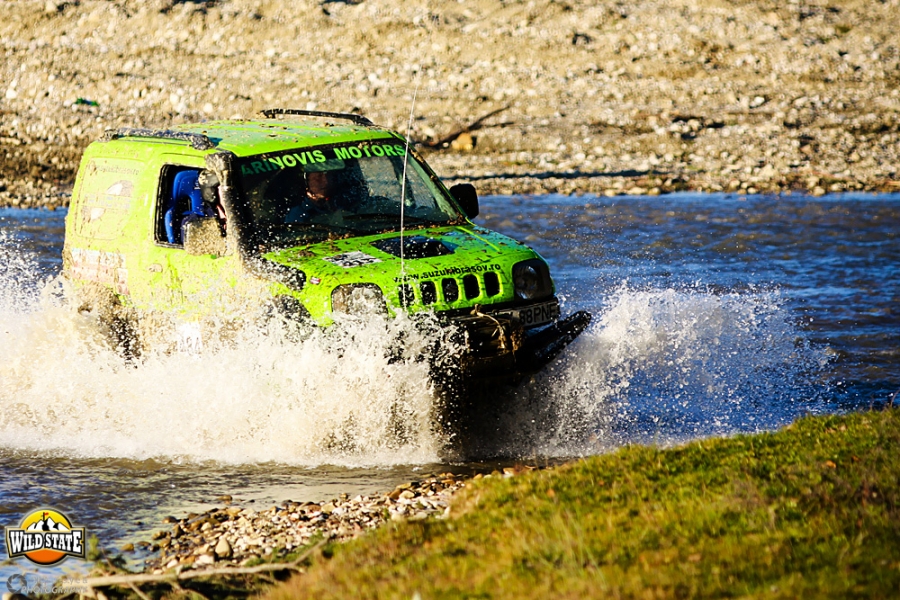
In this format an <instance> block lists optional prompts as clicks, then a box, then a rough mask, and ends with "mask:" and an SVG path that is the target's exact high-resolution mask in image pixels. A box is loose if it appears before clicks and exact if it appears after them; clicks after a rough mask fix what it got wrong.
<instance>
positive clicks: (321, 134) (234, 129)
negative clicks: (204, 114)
mask: <svg viewBox="0 0 900 600" xmlns="http://www.w3.org/2000/svg"><path fill="white" fill-rule="evenodd" d="M171 129H172V130H173V131H181V132H185V133H195V134H201V135H205V136H206V137H208V138H209V139H210V141H212V143H213V144H214V146H215V150H214V151H216V150H228V151H230V152H233V153H234V154H235V155H236V156H254V155H258V154H265V153H268V152H278V151H280V150H290V149H292V148H298V147H303V146H321V145H324V144H338V143H341V142H353V141H366V140H377V139H393V140H399V141H401V142H402V141H404V140H403V138H402V137H401V136H399V135H398V134H397V133H395V132H393V131H391V130H389V129H385V128H383V127H377V126H373V125H368V126H367V125H358V124H354V123H348V122H346V121H342V120H338V119H328V118H309V117H296V116H287V117H285V118H275V119H249V120H243V119H229V120H221V121H209V122H206V123H196V124H189V125H177V126H174V127H172V128H171Z"/></svg>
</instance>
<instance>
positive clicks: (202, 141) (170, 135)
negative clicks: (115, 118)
mask: <svg viewBox="0 0 900 600" xmlns="http://www.w3.org/2000/svg"><path fill="white" fill-rule="evenodd" d="M123 137H146V138H160V139H164V140H179V141H182V142H190V143H191V147H192V148H193V149H194V150H209V149H210V148H215V146H216V145H215V143H213V141H212V140H211V139H209V138H208V137H207V136H205V135H203V134H202V133H188V132H187V131H172V130H171V129H136V128H133V127H120V128H119V129H108V130H106V133H104V134H103V137H102V138H101V139H102V140H103V141H104V142H111V141H112V140H117V139H119V138H123Z"/></svg>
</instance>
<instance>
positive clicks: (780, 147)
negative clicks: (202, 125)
mask: <svg viewBox="0 0 900 600" xmlns="http://www.w3.org/2000/svg"><path fill="white" fill-rule="evenodd" d="M898 14H900V0H884V1H881V2H870V1H868V0H847V1H844V2H840V3H837V2H829V1H828V0H789V1H787V2H772V1H768V0H755V1H751V0H744V1H737V2H730V3H728V4H727V5H722V4H721V3H718V2H715V1H714V0H680V1H678V2H663V1H662V0H657V1H652V0H651V1H649V2H642V3H639V4H627V3H621V2H613V1H609V2H589V1H587V0H532V1H529V2H503V1H500V0H468V1H466V2H459V3H445V4H442V5H436V4H434V3H431V2H427V1H426V0H412V1H411V2H404V3H400V4H398V3H396V2H392V1H390V0H359V1H349V2H331V1H327V0H326V1H321V0H301V1H298V2H282V1H277V0H219V1H217V0H207V1H205V2H197V1H182V0H114V1H106V0H47V1H45V0H6V1H5V2H4V3H3V19H2V20H0V40H2V42H0V44H2V51H3V53H4V61H0V205H7V206H46V207H53V206H61V205H65V204H66V202H67V199H68V196H67V194H68V193H69V190H70V189H71V185H72V182H73V178H74V173H75V171H76V169H77V164H78V160H79V156H80V154H81V152H82V150H83V148H84V147H85V146H86V145H87V144H88V143H89V142H90V141H92V140H94V139H97V138H98V137H99V136H100V135H101V133H102V132H103V131H104V130H105V129H108V128H115V127H120V126H142V127H158V128H164V127H167V126H170V125H171V124H173V123H181V122H191V121H197V120H204V119H212V118H219V117H235V116H236V117H251V116H253V115H254V114H255V113H256V112H257V111H258V110H260V109H262V108H266V107H273V106H287V107H296V108H309V109H318V110H338V111H359V112H362V113H364V114H366V115H368V116H369V117H370V118H372V119H373V120H374V121H376V122H378V123H381V124H384V125H388V126H391V127H394V128H397V129H399V130H401V131H405V130H406V129H407V123H408V119H409V115H410V112H411V109H412V112H413V115H414V118H413V119H412V127H411V129H410V135H411V137H412V138H413V139H414V140H416V141H418V142H420V143H421V149H422V151H423V152H424V153H426V154H427V158H428V160H429V162H431V163H432V165H433V166H434V167H435V169H436V170H437V172H438V173H439V174H440V175H441V176H442V177H444V178H446V179H448V180H450V181H460V180H468V181H472V182H474V183H475V184H476V185H477V186H478V188H479V191H480V192H481V193H546V192H560V193H567V194H572V193H600V194H609V195H613V194H640V193H650V194H653V193H665V192H669V191H674V190H685V189H691V190H705V191H719V190H733V191H741V192H744V193H756V192H778V191H786V190H806V191H809V192H811V193H814V194H824V193H827V192H830V191H843V190H869V191H896V190H898V189H900V186H898V181H897V165H898V162H900V85H898V84H900V44H898V43H897V38H896V32H895V27H896V17H897V15H898ZM495 111H498V112H496V113H495V114H494V115H493V116H491V117H490V118H488V119H486V120H484V121H483V122H482V123H480V127H479V128H477V129H476V130H474V131H472V132H470V134H471V135H467V136H462V137H459V138H455V139H454V138H453V136H452V135H451V134H452V133H454V132H456V131H459V130H460V129H464V128H465V126H466V125H468V124H471V123H473V122H475V121H476V120H477V119H478V118H479V117H481V116H484V115H487V114H489V113H494V112H495ZM441 140H445V143H440V142H441ZM431 146H435V147H431Z"/></svg>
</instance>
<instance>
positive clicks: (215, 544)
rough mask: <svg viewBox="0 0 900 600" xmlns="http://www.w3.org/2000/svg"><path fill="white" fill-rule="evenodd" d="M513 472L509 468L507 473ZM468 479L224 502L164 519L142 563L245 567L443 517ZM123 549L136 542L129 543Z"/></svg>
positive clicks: (157, 568) (149, 568)
mask: <svg viewBox="0 0 900 600" xmlns="http://www.w3.org/2000/svg"><path fill="white" fill-rule="evenodd" d="M514 473H515V470H514V469H507V470H506V471H505V473H504V475H506V476H511V475H513V474H514ZM497 475H498V476H500V474H499V473H498V474H497ZM489 476H490V475H489ZM480 477H481V475H477V476H476V478H480ZM467 479H468V478H466V477H462V476H459V475H454V474H452V473H444V474H441V475H439V476H426V477H424V478H423V479H422V480H420V481H413V482H408V483H404V484H401V485H399V486H397V488H395V489H394V490H393V491H391V492H390V493H388V494H384V495H375V496H356V497H354V498H349V497H348V496H347V495H346V494H345V495H342V496H341V497H340V498H335V499H333V500H330V501H328V502H322V503H315V502H304V503H297V502H285V503H283V504H281V505H279V506H273V507H271V508H269V509H267V510H262V511H254V510H252V509H249V508H241V507H239V506H224V507H220V508H214V509H211V510H209V511H207V512H205V513H203V514H190V515H188V516H187V517H185V518H182V519H176V518H175V517H166V519H165V520H164V522H165V523H168V524H169V525H171V528H170V529H166V530H161V531H158V532H157V533H155V534H154V535H153V537H152V540H150V541H145V542H141V543H139V544H138V546H139V547H143V548H145V549H149V550H151V551H152V552H153V553H154V556H153V557H152V558H150V559H148V560H147V561H146V563H145V569H144V570H145V572H150V573H163V572H165V571H167V570H170V569H204V568H211V567H212V566H215V568H222V567H227V566H242V565H246V564H247V563H249V562H251V561H255V560H258V559H265V560H268V561H273V560H276V561H277V559H278V558H279V557H282V556H284V555H286V554H288V553H289V552H291V551H292V550H294V549H297V548H302V547H303V546H306V545H308V544H309V543H310V541H311V540H313V539H314V538H316V539H320V538H325V539H328V540H335V541H345V540H349V539H353V538H355V537H357V536H359V535H361V534H363V533H365V532H366V531H369V530H372V529H374V528H376V527H378V526H380V525H382V524H384V523H385V522H388V521H403V520H420V519H427V518H439V519H440V518H444V517H446V516H447V515H448V514H449V513H450V508H449V506H450V499H451V497H452V496H453V494H454V493H455V492H457V491H458V490H460V489H461V488H463V487H465V485H466V481H467ZM124 550H126V551H132V550H134V547H133V546H132V545H127V546H126V547H125V548H124Z"/></svg>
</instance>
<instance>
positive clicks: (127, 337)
mask: <svg viewBox="0 0 900 600" xmlns="http://www.w3.org/2000/svg"><path fill="white" fill-rule="evenodd" d="M75 294H76V295H75V300H76V302H75V306H76V310H77V311H78V312H79V313H81V314H91V315H93V316H94V317H95V318H96V319H97V322H98V323H99V324H100V326H101V328H102V329H103V333H104V335H105V337H106V339H107V340H108V341H109V343H110V345H112V347H113V348H114V349H115V350H116V351H118V352H120V353H121V354H122V355H123V356H124V357H125V358H128V359H131V358H137V357H139V356H140V355H141V342H140V334H139V331H140V328H139V324H138V317H137V314H136V312H135V311H134V309H132V308H129V307H127V306H125V305H124V304H123V302H122V299H121V298H120V297H119V295H118V294H116V293H115V292H114V291H113V290H111V289H110V288H109V287H107V286H105V285H103V284H100V283H92V282H91V283H86V284H84V285H81V286H79V287H78V289H77V291H76V293H75Z"/></svg>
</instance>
